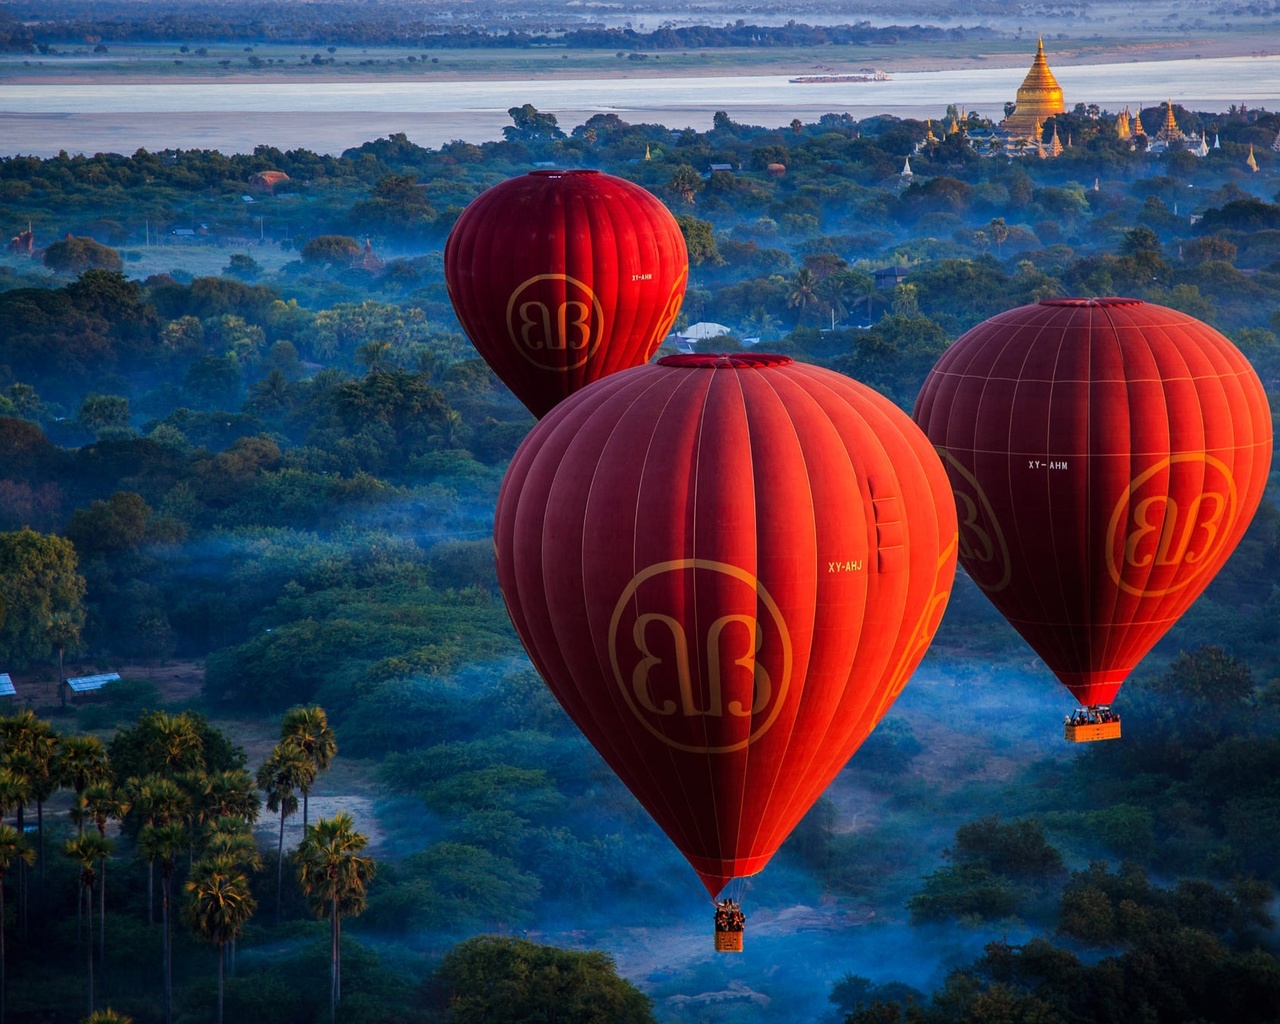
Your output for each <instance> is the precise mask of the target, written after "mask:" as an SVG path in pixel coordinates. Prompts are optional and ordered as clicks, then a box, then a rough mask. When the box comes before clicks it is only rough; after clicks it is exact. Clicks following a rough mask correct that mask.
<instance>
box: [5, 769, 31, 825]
mask: <svg viewBox="0 0 1280 1024" xmlns="http://www.w3.org/2000/svg"><path fill="white" fill-rule="evenodd" d="M30 799H31V780H30V779H28V778H27V777H26V776H25V775H23V774H22V773H21V772H16V771H14V770H13V769H12V768H9V767H4V768H0V822H3V821H4V817H5V815H7V814H8V813H9V812H10V811H12V812H14V813H16V812H17V810H18V808H19V807H21V806H23V805H24V804H25V803H26V802H27V801H28V800H30Z"/></svg>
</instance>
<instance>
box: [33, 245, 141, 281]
mask: <svg viewBox="0 0 1280 1024" xmlns="http://www.w3.org/2000/svg"><path fill="white" fill-rule="evenodd" d="M44 265H45V266H46V267H48V268H49V269H50V270H53V271H56V272H57V273H59V274H79V273H81V272H82V271H85V270H109V271H116V272H119V271H120V270H122V269H124V260H122V259H121V258H120V254H119V253H118V252H116V251H115V250H114V249H112V248H109V247H108V246H105V245H101V244H99V243H98V242H95V241H94V240H93V239H92V238H72V237H70V236H68V237H67V238H64V239H63V240H62V241H60V242H54V243H53V244H52V245H51V246H49V248H47V249H46V250H45V251H44Z"/></svg>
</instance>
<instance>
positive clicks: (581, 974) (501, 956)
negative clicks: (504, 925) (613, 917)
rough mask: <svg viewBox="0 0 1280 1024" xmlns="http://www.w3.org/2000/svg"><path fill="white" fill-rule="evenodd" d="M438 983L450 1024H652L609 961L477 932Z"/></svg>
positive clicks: (448, 959)
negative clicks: (546, 1023) (544, 1023)
mask: <svg viewBox="0 0 1280 1024" xmlns="http://www.w3.org/2000/svg"><path fill="white" fill-rule="evenodd" d="M437 978H438V979H439V980H440V981H441V982H442V986H441V987H442V990H443V991H444V992H446V993H448V995H447V998H448V1004H447V1007H445V1006H441V1007H440V1009H442V1010H444V1009H447V1010H448V1012H449V1019H450V1020H452V1021H455V1022H456V1024H486V1022H489V1021H503V1022H507V1024H536V1022H541V1021H552V1020H554V1021H556V1024H596V1022H598V1021H605V1020H607V1021H609V1022H610V1024H653V1022H654V1021H655V1020H656V1018H655V1017H654V1015H653V1006H652V1004H651V1002H650V1001H649V997H648V996H646V995H645V994H644V993H643V992H641V991H640V990H639V989H637V988H636V987H635V986H634V985H632V984H631V982H629V981H627V980H626V979H624V978H620V977H618V974H617V967H616V966H615V964H614V962H613V958H612V957H610V956H609V955H608V954H606V953H602V952H599V951H598V950H591V951H589V952H585V953H584V952H579V951H577V950H568V949H558V948H556V947H555V946H541V945H537V944H535V943H533V942H529V941H528V940H527V939H511V938H506V937H501V936H496V935H479V936H476V937H475V938H472V939H467V940H466V941H465V942H460V943H458V945H456V946H454V947H453V949H451V950H450V951H449V952H448V953H446V954H445V956H444V959H443V960H441V962H440V967H439V969H438V971H437Z"/></svg>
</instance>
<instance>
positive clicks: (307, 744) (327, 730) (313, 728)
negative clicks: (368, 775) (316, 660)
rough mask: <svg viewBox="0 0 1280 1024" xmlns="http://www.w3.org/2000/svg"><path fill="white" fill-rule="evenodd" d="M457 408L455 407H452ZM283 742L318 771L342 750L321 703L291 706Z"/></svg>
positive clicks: (282, 728) (304, 793)
mask: <svg viewBox="0 0 1280 1024" xmlns="http://www.w3.org/2000/svg"><path fill="white" fill-rule="evenodd" d="M451 412H453V410H451ZM280 739H281V741H282V742H284V743H287V744H289V745H291V746H294V747H297V748H298V749H299V750H301V751H302V752H303V753H304V754H306V755H307V758H308V759H309V760H310V761H311V763H312V764H314V765H315V766H316V774H317V775H319V774H320V772H323V771H328V769H329V765H330V763H331V762H332V761H333V758H334V756H335V755H336V754H337V753H338V738H337V736H335V735H334V732H333V729H332V728H331V727H330V725H329V716H328V715H326V714H325V711H324V708H322V707H320V706H319V705H318V704H313V705H311V707H301V706H299V707H295V708H290V709H289V710H288V711H286V712H285V713H284V718H283V719H282V720H281V722H280ZM310 796H311V784H310V783H307V784H306V785H304V786H303V787H302V830H303V832H305V831H306V829H307V800H308V798H309V797H310Z"/></svg>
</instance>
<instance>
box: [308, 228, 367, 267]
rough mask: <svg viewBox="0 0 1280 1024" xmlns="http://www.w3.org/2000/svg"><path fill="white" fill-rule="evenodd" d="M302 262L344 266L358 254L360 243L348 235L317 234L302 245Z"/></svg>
mask: <svg viewBox="0 0 1280 1024" xmlns="http://www.w3.org/2000/svg"><path fill="white" fill-rule="evenodd" d="M299 255H300V256H301V257H302V262H303V263H321V264H331V265H335V266H339V265H340V266H346V265H347V264H348V263H350V262H351V261H352V260H353V259H355V258H356V257H357V256H358V255H360V243H359V242H357V241H356V240H355V239H354V238H352V237H350V236H349V235H319V236H317V237H316V238H313V239H311V241H309V242H308V243H307V244H306V245H304V246H303V247H302V252H301V253H299Z"/></svg>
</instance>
